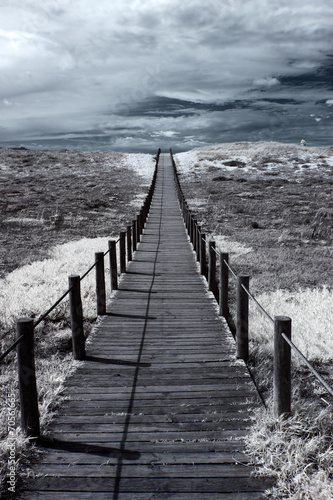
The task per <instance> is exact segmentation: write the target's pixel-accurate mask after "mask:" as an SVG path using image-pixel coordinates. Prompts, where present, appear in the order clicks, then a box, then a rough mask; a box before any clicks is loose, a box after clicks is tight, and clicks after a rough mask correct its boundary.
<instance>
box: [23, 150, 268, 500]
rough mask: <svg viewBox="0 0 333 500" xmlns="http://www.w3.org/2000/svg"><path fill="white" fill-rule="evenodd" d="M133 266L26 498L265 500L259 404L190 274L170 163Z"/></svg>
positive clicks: (164, 162) (163, 167)
mask: <svg viewBox="0 0 333 500" xmlns="http://www.w3.org/2000/svg"><path fill="white" fill-rule="evenodd" d="M134 257H135V258H134V260H133V261H132V263H131V264H130V266H129V268H128V273H126V275H124V277H123V279H122V281H121V290H119V291H118V292H117V294H116V297H115V298H114V299H113V301H112V303H111V304H110V312H109V313H108V315H107V316H105V317H103V319H102V321H101V324H100V327H99V329H98V332H97V333H96V334H95V338H94V340H93V342H92V343H91V344H89V346H88V348H87V354H88V359H87V361H85V362H84V363H82V366H81V367H80V368H79V369H78V370H77V372H76V373H75V374H74V375H73V376H72V377H71V378H70V379H69V381H68V383H67V385H66V395H68V396H70V398H71V399H70V400H69V401H67V402H65V404H64V405H63V407H62V409H61V412H60V413H59V415H58V416H57V417H56V419H55V420H54V422H53V424H52V427H51V428H50V433H51V436H52V439H53V442H52V445H51V446H49V447H47V448H45V453H44V454H43V456H42V459H41V462H40V464H39V465H38V466H37V465H36V466H35V469H34V470H35V472H37V473H38V474H42V477H41V478H39V479H36V480H34V481H31V482H30V483H29V484H28V485H27V487H26V491H25V492H24V498H25V499H35V498H43V499H44V498H47V499H53V498H59V499H60V498H61V499H69V498H71V499H80V500H81V499H86V498H94V499H117V498H120V499H133V500H140V499H144V500H148V499H152V498H154V499H155V498H158V499H166V498H172V499H178V500H182V499H200V500H202V499H210V500H212V499H215V498H219V499H220V498H221V499H230V500H231V499H232V500H236V499H237V500H251V499H252V500H253V499H258V498H262V495H261V493H260V491H263V490H264V489H265V485H264V483H263V482H262V481H260V480H258V479H255V478H252V477H250V473H251V468H250V467H248V465H247V457H246V456H245V455H244V453H243V449H244V442H243V439H244V437H246V433H247V428H248V426H249V425H250V416H251V411H252V409H253V407H255V406H256V405H259V401H258V397H257V393H256V391H255V388H254V386H253V384H252V381H251V379H250V377H249V374H248V372H247V370H246V368H245V366H244V364H243V362H241V361H237V360H236V359H235V348H234V343H233V339H232V337H231V334H230V332H229V331H228V329H227V328H226V326H225V323H224V321H221V319H220V318H219V317H218V315H217V313H216V307H215V305H214V300H213V298H212V295H211V294H209V293H207V291H206V288H205V285H204V283H203V281H202V278H201V277H200V275H199V274H198V272H197V265H196V261H195V257H194V253H193V252H192V250H191V246H190V243H189V241H188V238H187V236H186V233H185V229H184V224H183V221H182V219H181V215H180V210H179V207H178V203H177V199H176V192H175V188H174V181H173V173H172V168H171V162H170V159H169V156H168V155H163V154H162V155H161V157H160V166H159V173H158V178H157V185H156V191H155V195H154V199H153V203H152V208H151V212H150V215H149V219H148V223H147V225H146V229H145V231H144V236H143V238H142V241H141V243H140V245H139V247H138V250H137V252H136V253H135V256H134ZM251 400H252V401H251ZM249 401H250V402H249Z"/></svg>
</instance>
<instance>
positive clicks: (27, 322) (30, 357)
mask: <svg viewBox="0 0 333 500" xmlns="http://www.w3.org/2000/svg"><path fill="white" fill-rule="evenodd" d="M16 331H17V338H19V337H21V336H22V335H24V338H23V340H22V341H21V342H20V343H19V345H18V346H17V364H18V379H19V391H20V403H21V426H22V429H23V431H24V432H25V434H26V435H27V436H28V437H30V438H38V437H39V436H40V427H39V411H38V394H37V384H36V370H35V353H34V321H33V319H31V318H21V319H19V320H18V321H17V324H16Z"/></svg>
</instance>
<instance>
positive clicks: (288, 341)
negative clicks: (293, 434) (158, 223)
mask: <svg viewBox="0 0 333 500" xmlns="http://www.w3.org/2000/svg"><path fill="white" fill-rule="evenodd" d="M170 152H171V156H172V151H171V150H170ZM172 160H173V165H174V169H175V172H176V175H177V177H178V172H177V169H176V164H175V161H174V159H173V156H172ZM178 183H179V181H178ZM179 186H180V184H179ZM181 195H182V199H183V201H184V202H186V200H185V197H184V195H183V193H181ZM202 240H203V241H204V242H205V243H206V245H208V241H207V239H206V238H204V237H202ZM211 248H212V250H213V251H214V252H215V253H216V255H218V256H220V255H221V252H220V251H219V249H216V248H215V247H214V246H211ZM223 262H224V264H225V265H226V266H227V268H228V269H229V271H230V272H231V274H232V275H233V276H234V277H235V278H236V279H237V278H238V276H237V274H236V272H235V271H234V270H233V269H232V267H231V266H230V265H229V263H228V262H227V261H226V260H225V259H223ZM241 287H242V289H243V290H244V291H245V293H246V294H247V295H248V297H249V298H250V299H251V300H252V301H253V302H254V303H255V304H256V306H257V307H258V308H259V310H260V311H261V312H262V313H263V314H264V315H265V316H266V318H267V319H268V320H269V321H270V322H271V323H273V324H274V323H275V321H274V319H273V318H272V317H271V316H270V314H269V313H268V312H267V311H266V310H265V308H264V307H263V306H262V305H261V304H260V302H259V301H258V300H257V299H256V298H255V297H254V295H253V294H252V293H250V291H249V290H248V289H247V288H246V287H245V286H244V285H243V284H242V285H241ZM281 336H282V338H283V339H284V340H285V341H286V342H287V344H289V346H290V347H291V349H292V350H293V351H294V352H295V353H296V354H297V356H298V357H299V358H300V359H302V361H303V362H304V363H305V364H306V366H307V367H308V368H309V370H310V371H311V373H312V374H313V375H314V376H315V377H316V379H317V380H318V381H319V382H320V383H321V384H322V386H323V387H324V388H325V389H326V390H327V391H328V393H329V394H331V395H332V396H333V389H332V388H331V387H330V386H329V385H328V384H327V382H325V380H324V379H323V378H322V377H321V375H320V374H319V373H318V372H317V370H316V369H315V368H313V366H312V365H311V364H310V362H309V360H308V359H307V358H306V357H305V356H304V354H303V353H302V352H301V351H300V350H299V349H298V348H297V347H296V346H295V344H294V343H293V342H292V341H291V340H290V339H289V338H288V337H287V336H286V335H285V334H284V333H281Z"/></svg>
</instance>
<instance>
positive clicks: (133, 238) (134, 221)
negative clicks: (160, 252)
mask: <svg viewBox="0 0 333 500" xmlns="http://www.w3.org/2000/svg"><path fill="white" fill-rule="evenodd" d="M136 230H137V224H136V220H133V221H132V243H133V252H135V251H136Z"/></svg>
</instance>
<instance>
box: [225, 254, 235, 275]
mask: <svg viewBox="0 0 333 500" xmlns="http://www.w3.org/2000/svg"><path fill="white" fill-rule="evenodd" d="M223 262H224V263H225V265H226V266H227V268H228V269H229V271H230V272H231V274H232V275H233V276H234V277H235V278H237V274H236V273H235V271H234V270H233V268H232V267H231V266H230V265H229V262H227V261H226V260H225V259H223Z"/></svg>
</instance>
